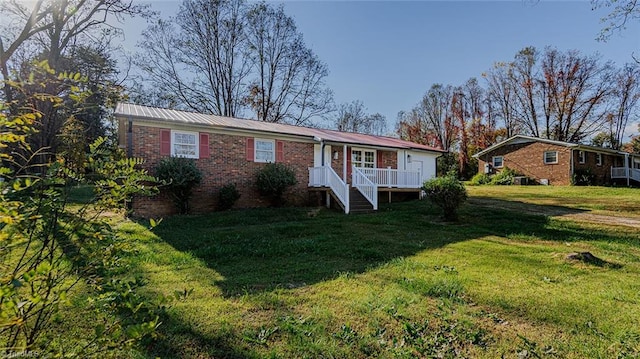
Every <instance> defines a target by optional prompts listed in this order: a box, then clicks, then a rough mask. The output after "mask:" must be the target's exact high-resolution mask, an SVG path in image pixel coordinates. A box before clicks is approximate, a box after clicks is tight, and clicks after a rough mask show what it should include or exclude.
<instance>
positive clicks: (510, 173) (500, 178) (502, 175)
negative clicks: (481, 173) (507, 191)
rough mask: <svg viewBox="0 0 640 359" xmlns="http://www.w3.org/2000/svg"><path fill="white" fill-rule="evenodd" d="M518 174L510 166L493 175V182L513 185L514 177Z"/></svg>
mask: <svg viewBox="0 0 640 359" xmlns="http://www.w3.org/2000/svg"><path fill="white" fill-rule="evenodd" d="M517 175H518V173H516V171H514V170H512V169H511V168H509V167H505V168H504V169H503V170H502V171H500V172H498V173H496V174H495V175H493V177H491V182H490V183H491V184H493V185H506V186H508V185H512V184H513V180H514V178H515V177H516V176H517Z"/></svg>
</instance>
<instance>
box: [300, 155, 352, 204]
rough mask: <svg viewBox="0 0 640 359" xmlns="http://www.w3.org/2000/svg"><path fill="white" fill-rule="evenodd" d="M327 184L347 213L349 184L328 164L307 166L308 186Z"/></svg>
mask: <svg viewBox="0 0 640 359" xmlns="http://www.w3.org/2000/svg"><path fill="white" fill-rule="evenodd" d="M323 186H328V187H329V188H331V190H332V191H333V193H334V195H335V196H336V198H337V199H338V201H340V203H342V205H343V207H344V213H347V214H348V213H349V185H348V184H347V183H345V182H344V181H343V180H342V178H340V176H338V174H337V173H336V171H334V170H333V168H331V167H330V166H322V167H309V187H323Z"/></svg>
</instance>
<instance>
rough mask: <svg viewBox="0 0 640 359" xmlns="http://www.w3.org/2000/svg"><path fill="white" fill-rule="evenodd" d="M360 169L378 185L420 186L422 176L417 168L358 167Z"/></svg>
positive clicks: (397, 186)
mask: <svg viewBox="0 0 640 359" xmlns="http://www.w3.org/2000/svg"><path fill="white" fill-rule="evenodd" d="M359 169H360V171H362V173H364V175H365V176H366V177H367V178H369V180H371V182H373V183H375V184H377V185H378V186H379V187H396V188H420V187H422V183H421V181H422V176H421V175H420V171H419V170H398V169H393V168H366V167H359Z"/></svg>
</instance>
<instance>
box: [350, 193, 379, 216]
mask: <svg viewBox="0 0 640 359" xmlns="http://www.w3.org/2000/svg"><path fill="white" fill-rule="evenodd" d="M371 212H374V210H373V205H372V204H371V203H369V201H368V200H367V199H366V198H365V197H364V196H363V195H362V193H360V191H358V190H357V189H356V188H350V189H349V213H371Z"/></svg>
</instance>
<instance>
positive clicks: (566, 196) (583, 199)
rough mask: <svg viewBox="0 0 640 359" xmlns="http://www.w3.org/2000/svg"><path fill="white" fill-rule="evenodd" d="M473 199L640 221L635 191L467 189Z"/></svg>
mask: <svg viewBox="0 0 640 359" xmlns="http://www.w3.org/2000/svg"><path fill="white" fill-rule="evenodd" d="M467 189H468V191H469V194H470V195H471V197H472V198H474V199H482V200H487V199H488V200H491V199H498V200H505V201H510V202H516V203H524V204H535V205H543V206H555V207H559V208H560V209H564V210H566V209H573V210H580V211H590V212H593V213H595V214H606V215H614V216H615V215H624V216H633V217H640V195H639V192H640V191H639V190H638V189H637V188H627V187H580V186H468V187H467Z"/></svg>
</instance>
